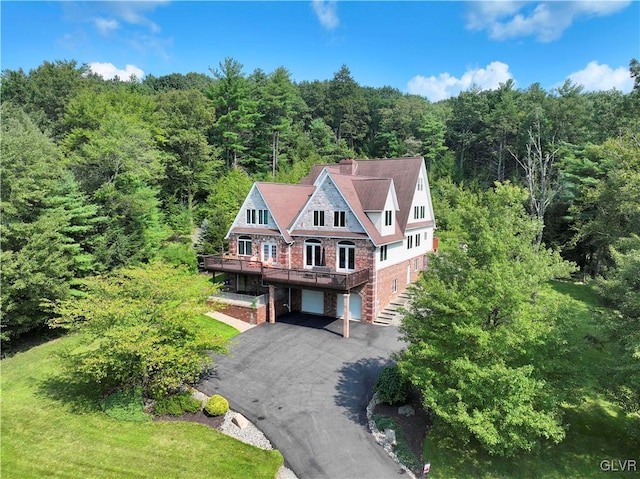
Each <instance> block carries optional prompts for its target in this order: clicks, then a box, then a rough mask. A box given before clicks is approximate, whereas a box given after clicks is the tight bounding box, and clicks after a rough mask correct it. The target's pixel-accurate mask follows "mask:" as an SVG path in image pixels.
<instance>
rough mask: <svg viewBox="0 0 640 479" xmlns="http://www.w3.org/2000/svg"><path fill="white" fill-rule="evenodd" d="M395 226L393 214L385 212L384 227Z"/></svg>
mask: <svg viewBox="0 0 640 479" xmlns="http://www.w3.org/2000/svg"><path fill="white" fill-rule="evenodd" d="M392 224H393V212H392V211H385V212H384V225H385V226H391V225H392Z"/></svg>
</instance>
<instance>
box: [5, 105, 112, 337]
mask: <svg viewBox="0 0 640 479" xmlns="http://www.w3.org/2000/svg"><path fill="white" fill-rule="evenodd" d="M2 114H3V122H2V159H3V174H2V188H1V192H0V194H1V196H2V210H3V215H2V222H1V232H2V318H1V326H2V335H1V338H2V341H3V342H4V341H8V340H12V339H15V338H17V337H19V336H20V335H22V334H25V333H27V332H29V331H32V330H36V329H39V328H42V327H44V326H46V322H47V320H48V319H49V318H50V317H51V315H52V310H51V305H52V304H53V302H55V301H57V300H60V299H65V298H67V297H69V296H71V295H74V294H75V293H77V290H76V288H75V282H74V280H75V278H77V277H81V276H83V275H85V274H87V273H88V272H90V271H91V269H92V267H93V256H92V254H91V251H92V247H93V241H94V238H95V234H96V232H97V229H96V226H97V223H98V222H99V221H100V218H98V217H97V215H96V210H97V209H96V207H95V206H94V205H91V204H88V202H87V201H86V198H85V197H84V196H83V195H82V194H81V193H80V191H79V189H78V186H77V184H76V183H75V181H74V180H73V178H72V177H71V176H70V175H69V174H68V173H65V171H64V169H63V165H64V163H63V161H62V156H61V154H60V151H59V150H58V148H57V147H56V146H55V145H54V144H53V142H52V141H51V139H50V138H49V137H48V136H47V135H45V134H44V133H42V132H40V131H39V130H38V129H37V127H36V126H35V125H34V123H33V122H32V121H31V119H30V118H29V117H28V116H27V115H26V114H25V113H24V112H22V110H20V109H18V108H15V107H12V106H10V105H7V104H3V106H2Z"/></svg>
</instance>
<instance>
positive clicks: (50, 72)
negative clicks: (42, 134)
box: [2, 60, 89, 138]
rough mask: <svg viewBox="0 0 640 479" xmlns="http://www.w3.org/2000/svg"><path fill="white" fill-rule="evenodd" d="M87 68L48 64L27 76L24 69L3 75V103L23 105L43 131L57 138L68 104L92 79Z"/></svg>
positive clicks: (65, 63)
mask: <svg viewBox="0 0 640 479" xmlns="http://www.w3.org/2000/svg"><path fill="white" fill-rule="evenodd" d="M88 73H89V67H88V66H87V65H78V63H77V62H76V61H75V60H72V61H67V60H56V61H55V62H48V61H45V62H44V63H43V64H42V65H40V66H39V67H38V68H36V69H33V70H31V71H29V74H28V75H25V74H24V72H23V71H22V70H18V71H15V72H12V71H11V70H5V71H3V73H2V100H3V101H7V100H10V101H13V102H15V103H16V104H17V105H19V106H21V107H22V108H23V109H24V110H25V111H26V112H27V113H28V114H29V115H30V116H31V117H32V118H33V119H34V120H35V122H36V124H37V125H38V127H39V128H40V129H42V130H48V131H50V132H51V133H52V135H53V136H54V137H56V138H58V137H59V136H60V134H61V133H62V129H61V127H60V121H61V120H62V118H63V117H64V114H65V110H66V107H67V104H68V103H69V101H70V100H71V98H73V96H74V95H75V94H76V93H78V92H79V91H80V89H81V88H82V86H83V84H85V83H86V82H87V81H89V79H88V78H87V74H88Z"/></svg>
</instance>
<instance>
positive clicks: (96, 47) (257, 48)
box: [0, 0, 640, 101]
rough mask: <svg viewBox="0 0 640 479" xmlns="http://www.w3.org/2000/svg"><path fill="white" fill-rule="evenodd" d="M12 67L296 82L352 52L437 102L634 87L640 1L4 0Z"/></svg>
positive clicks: (384, 78) (361, 78)
mask: <svg viewBox="0 0 640 479" xmlns="http://www.w3.org/2000/svg"><path fill="white" fill-rule="evenodd" d="M1 9H2V10H1V14H2V17H1V18H2V38H1V40H2V51H1V54H2V56H1V60H0V62H1V65H2V69H18V68H22V69H24V70H25V71H28V70H30V69H32V68H35V67H37V66H38V65H40V64H41V63H42V62H43V61H45V60H49V61H53V60H58V59H67V60H71V59H75V60H77V61H78V62H80V63H87V64H89V65H91V68H92V70H94V71H96V72H98V73H100V74H102V75H103V76H105V77H110V76H112V75H114V74H116V73H118V74H120V76H121V77H128V76H129V74H130V73H135V74H137V75H138V76H139V77H143V76H144V75H147V74H153V75H155V76H161V75H166V74H169V73H174V72H179V73H188V72H190V71H194V72H199V73H210V72H209V68H210V67H212V68H217V66H218V64H219V63H220V62H221V61H222V60H223V59H224V58H225V57H233V58H235V59H236V60H238V61H239V62H240V63H242V64H243V65H244V70H245V72H246V73H250V72H252V71H253V70H254V69H256V68H261V69H263V70H264V71H266V72H270V71H273V70H274V69H275V68H277V67H278V66H284V67H286V68H287V69H288V70H289V71H290V72H291V74H292V77H293V79H294V80H295V81H302V80H314V79H318V80H324V79H331V78H332V77H333V74H334V73H335V72H336V71H338V70H339V69H340V66H341V65H342V64H346V65H347V66H348V67H349V69H350V70H351V73H352V76H353V77H354V79H355V80H356V81H357V82H358V83H360V84H361V85H363V86H373V87H381V86H385V85H389V86H392V87H396V88H398V89H400V90H401V91H403V92H407V93H416V94H420V95H423V96H425V97H427V98H429V99H430V100H432V101H437V100H440V99H443V98H447V97H449V96H453V95H456V94H457V93H458V92H459V91H461V90H466V89H468V88H469V87H470V86H471V85H473V84H476V85H478V86H480V87H482V88H487V89H490V88H495V87H497V86H498V84H499V83H500V82H504V81H506V80H507V79H509V78H513V79H514V80H515V82H516V86H517V87H519V88H526V87H527V86H529V85H530V84H532V83H534V82H539V83H540V84H541V85H542V86H543V87H544V88H546V89H551V88H554V87H556V86H558V85H560V84H562V82H563V81H564V80H566V79H567V78H571V79H572V80H574V81H575V82H576V83H580V84H582V85H584V86H585V89H587V90H607V89H610V88H617V89H619V90H622V91H625V92H627V91H630V89H631V87H632V84H633V82H632V80H631V78H630V77H629V74H628V65H629V60H630V59H631V58H634V57H635V58H638V57H640V3H639V2H637V1H612V0H606V1H562V2H561V1H547V2H543V1H529V2H514V1H507V0H493V1H472V2H458V1H441V2H435V1H408V2H396V1H393V2H392V1H386V2H385V1H378V2H367V1H349V2H347V1H337V2H334V1H319V0H316V1H289V2H271V1H261V2H239V1H226V2H204V1H202V2H186V1H173V2H168V1H161V2H158V1H147V2H125V1H122V2H69V1H67V2H11V1H2V3H1Z"/></svg>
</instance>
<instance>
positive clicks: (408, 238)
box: [407, 235, 413, 249]
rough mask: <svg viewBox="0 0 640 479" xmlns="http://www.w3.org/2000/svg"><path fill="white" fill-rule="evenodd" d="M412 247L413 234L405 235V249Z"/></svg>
mask: <svg viewBox="0 0 640 479" xmlns="http://www.w3.org/2000/svg"><path fill="white" fill-rule="evenodd" d="M411 248H413V236H411V235H409V236H407V249H411Z"/></svg>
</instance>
